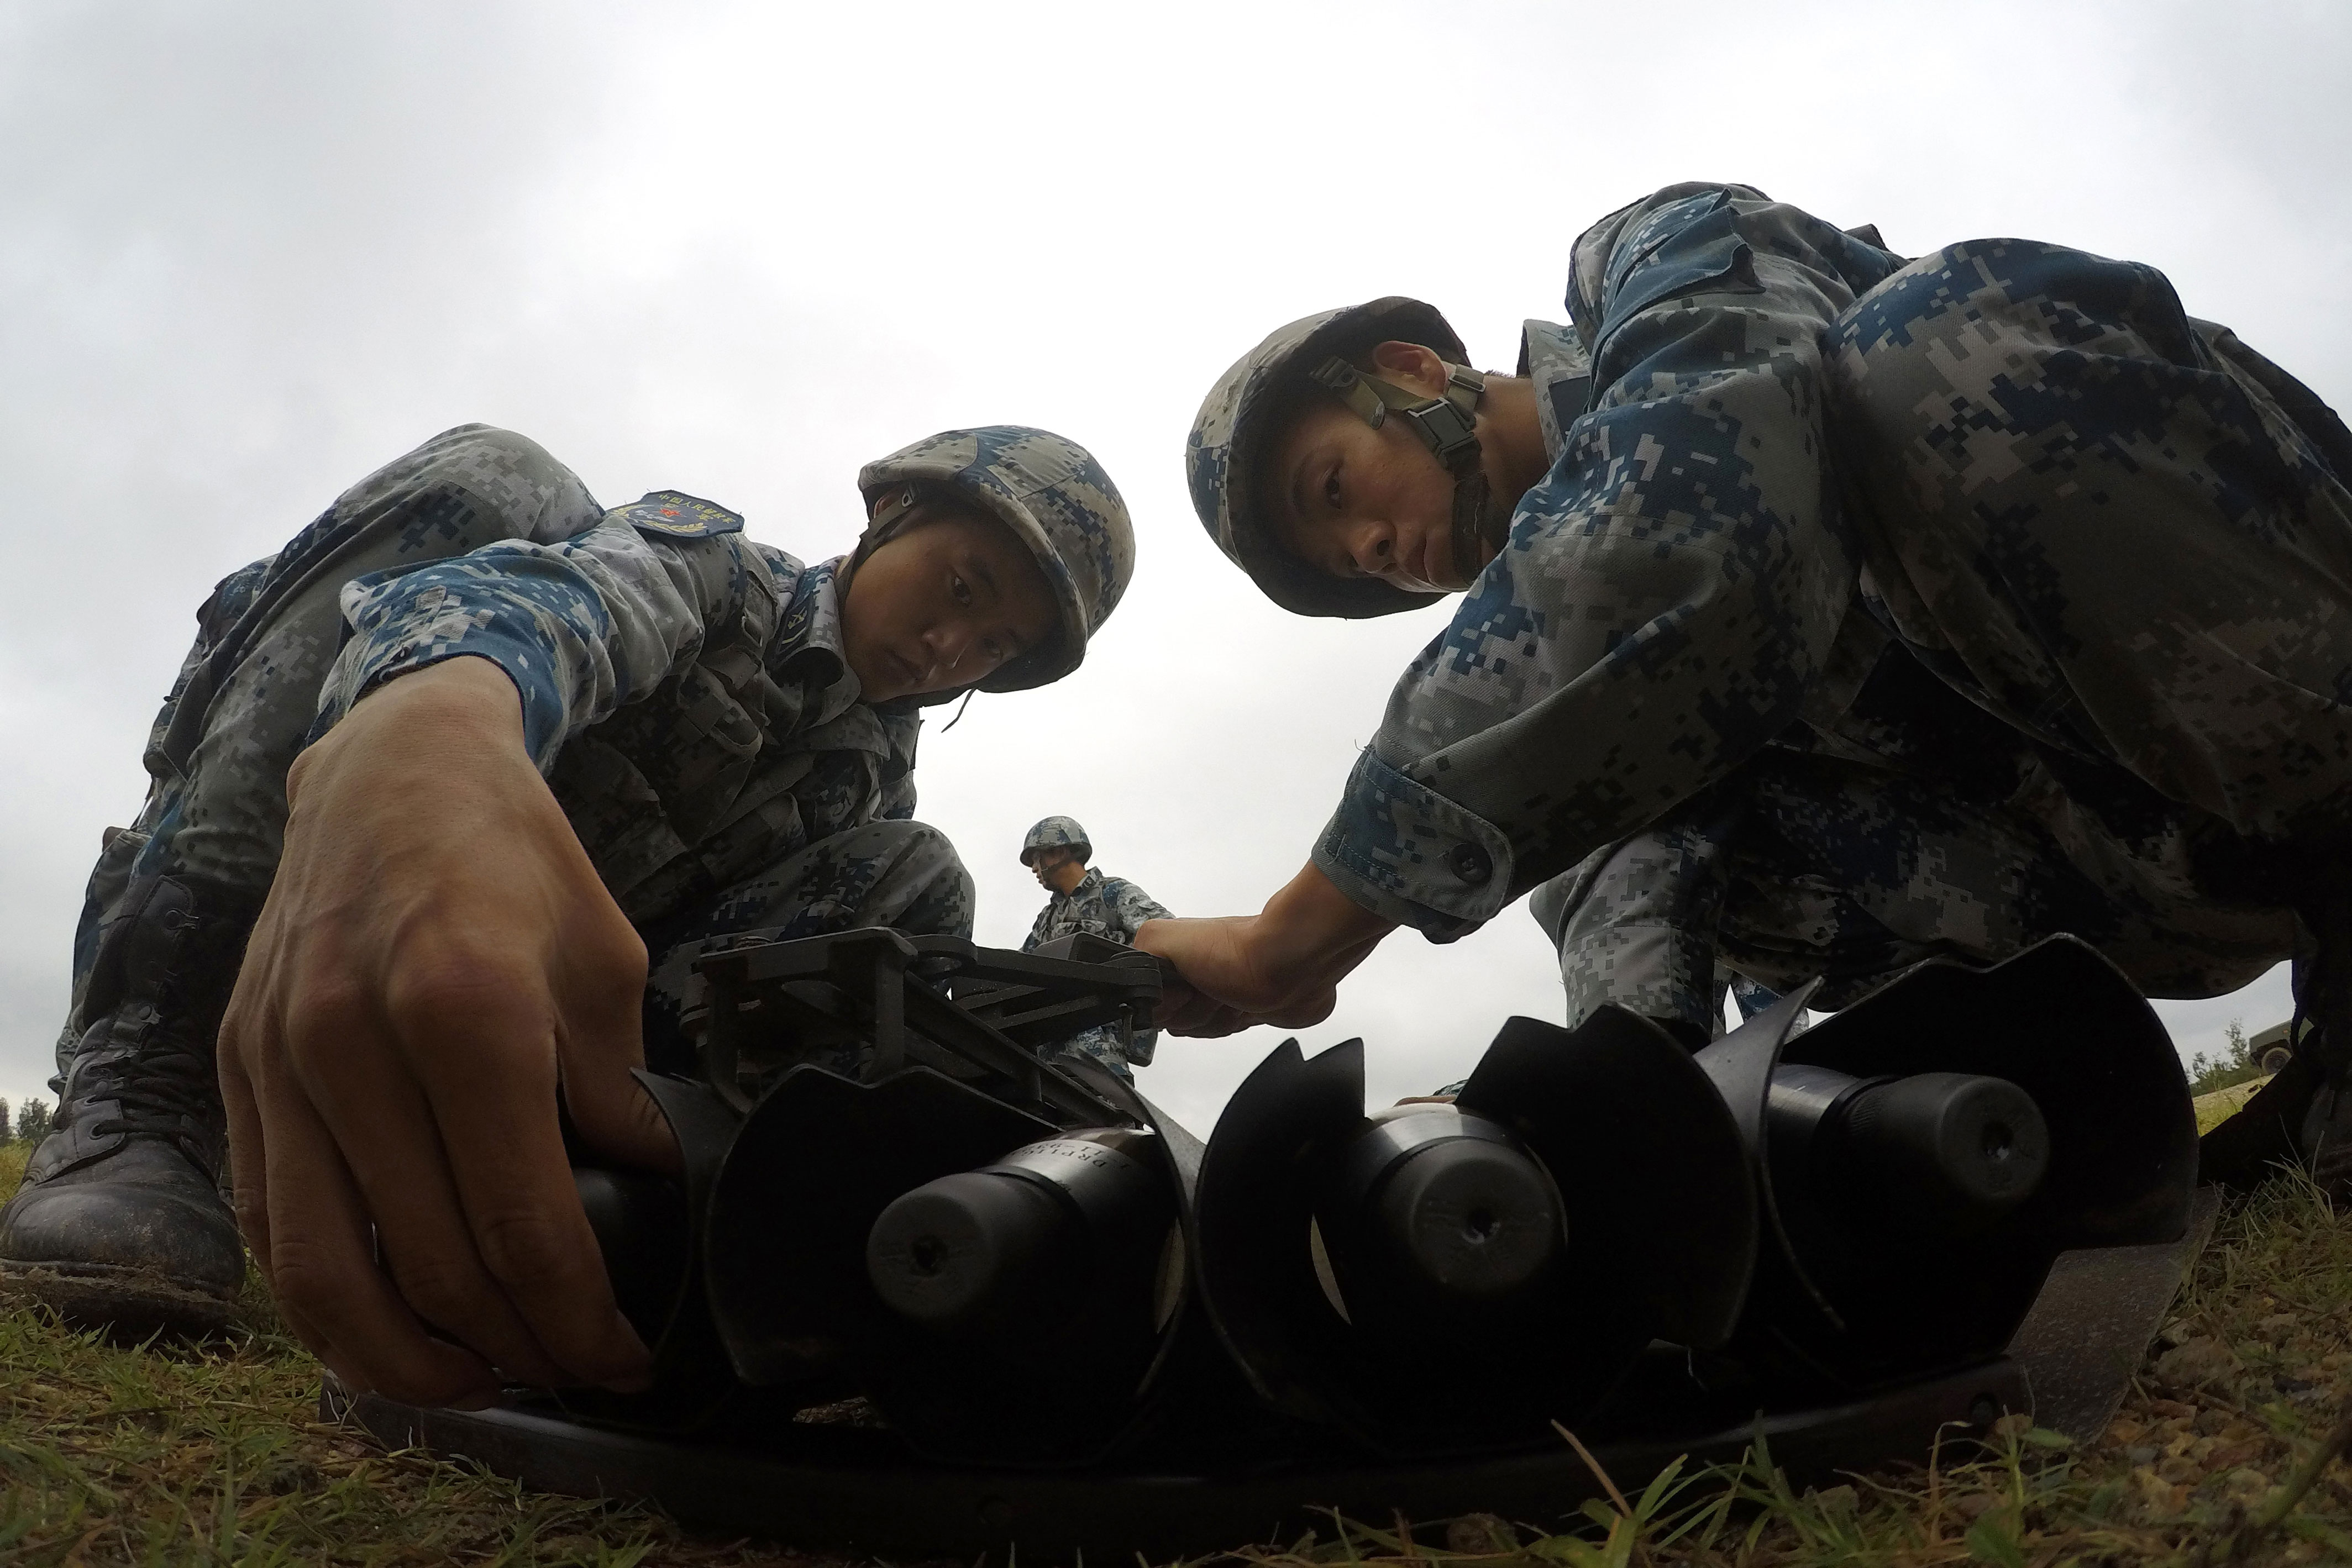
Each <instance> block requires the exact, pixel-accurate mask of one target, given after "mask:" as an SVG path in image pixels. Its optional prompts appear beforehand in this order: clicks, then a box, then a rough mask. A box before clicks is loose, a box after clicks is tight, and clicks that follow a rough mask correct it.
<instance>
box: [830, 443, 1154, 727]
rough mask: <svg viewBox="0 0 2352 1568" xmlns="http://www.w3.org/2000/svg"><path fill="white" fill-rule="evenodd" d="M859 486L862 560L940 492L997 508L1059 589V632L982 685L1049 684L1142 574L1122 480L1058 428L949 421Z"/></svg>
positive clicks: (860, 478) (880, 464)
mask: <svg viewBox="0 0 2352 1568" xmlns="http://www.w3.org/2000/svg"><path fill="white" fill-rule="evenodd" d="M857 487H858V489H860V490H861V491H863V492H865V495H866V505H867V507H869V508H871V509H872V511H873V517H874V520H873V522H872V524H871V525H870V526H869V527H868V528H867V529H866V534H865V537H864V538H861V539H860V540H859V541H858V545H857V554H856V558H855V559H860V560H862V559H865V558H866V554H867V553H868V552H870V551H871V550H872V549H874V547H875V546H877V545H878V544H880V543H882V541H883V540H885V539H887V538H889V537H890V536H891V535H892V534H893V533H895V532H897V531H898V524H899V522H900V521H901V520H903V518H904V517H906V515H907V513H908V508H910V507H912V506H913V505H914V504H915V503H916V502H918V501H920V500H923V499H924V498H926V497H936V496H941V495H944V496H946V497H949V498H951V499H954V500H958V501H961V502H963V503H965V504H967V505H969V506H972V507H977V508H979V509H980V510H981V511H982V512H983V513H985V514H986V515H988V516H989V517H994V518H995V519H996V520H997V521H999V522H1001V523H1003V525H1004V526H1005V527H1006V528H1011V529H1012V530H1013V536H1014V537H1015V538H1018V539H1020V541H1021V542H1022V543H1023V544H1024V545H1026V546H1028V547H1029V553H1030V554H1031V555H1032V556H1033V557H1034V558H1035V559H1036V562H1037V567H1038V570H1041V571H1043V572H1044V573H1045V582H1046V586H1047V587H1048V588H1050V589H1051V590H1052V591H1053V595H1054V603H1055V608H1056V610H1057V611H1058V612H1060V619H1061V625H1060V627H1059V629H1058V634H1057V635H1056V636H1055V638H1054V639H1053V640H1052V641H1051V642H1048V643H1045V644H1043V645H1041V646H1039V647H1036V648H1033V649H1031V650H1030V651H1029V652H1028V653H1024V654H1022V655H1021V657H1019V658H1017V659H1015V660H1013V662H1012V663H1011V664H1006V665H1005V666H1004V667H1003V669H1001V670H999V671H997V672H996V673H995V674H992V675H991V676H989V677H988V678H987V679H986V680H984V681H982V682H980V683H979V686H980V689H981V690H982V691H988V692H1013V691H1021V690H1024V689H1026V688H1027V687H1030V686H1042V685H1045V684H1046V683H1048V682H1050V681H1058V680H1060V679H1061V678H1062V677H1063V676H1064V675H1066V674H1069V673H1070V672H1071V671H1072V670H1075V669H1076V668H1077V667H1078V664H1079V661H1080V660H1082V659H1084V658H1085V657H1086V656H1087V638H1088V637H1090V636H1092V635H1093V634H1094V633H1095V632H1097V631H1098V630H1100V629H1101V626H1102V623H1103V622H1106V621H1108V620H1109V619H1110V612H1112V611H1113V610H1114V609H1116V608H1118V601H1119V596H1120V595H1121V594H1123V593H1125V592H1126V591H1127V583H1128V580H1129V578H1130V577H1132V576H1134V575H1135V529H1134V527H1133V525H1132V524H1130V523H1129V521H1128V517H1127V503H1126V502H1125V501H1122V500H1121V499H1119V495H1118V486H1115V485H1113V484H1112V483H1111V482H1110V476H1109V475H1108V474H1106V473H1104V472H1103V469H1102V465H1101V464H1099V463H1097V462H1096V461H1095V460H1094V456H1093V455H1092V454H1091V453H1089V452H1087V449H1086V448H1085V447H1083V446H1080V445H1079V444H1077V443H1076V442H1075V441H1071V440H1068V439H1066V438H1065V437H1063V436H1059V435H1055V434H1054V433H1053V432H1051V431H1047V430H1032V429H1030V428H1029V427H1028V426H1026V425H1020V424H990V425H983V426H982V427H981V428H979V429H977V430H943V431H941V432H940V434H937V435H929V436H925V437H924V438H923V439H922V440H920V441H918V442H916V443H915V444H913V445H911V446H902V447H900V448H899V449H898V451H896V452H893V453H892V454H890V455H889V456H887V457H882V458H877V459H876V460H875V461H874V462H871V463H868V464H867V465H866V466H865V467H863V468H861V469H859V470H858V473H857ZM894 490H895V491H896V492H897V493H896V494H893V493H892V492H893V491H894ZM877 503H878V505H877ZM949 695H953V694H949Z"/></svg>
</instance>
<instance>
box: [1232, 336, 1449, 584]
mask: <svg viewBox="0 0 2352 1568" xmlns="http://www.w3.org/2000/svg"><path fill="white" fill-rule="evenodd" d="M1373 358H1374V361H1375V367H1376V373H1377V374H1379V375H1380V376H1381V378H1382V379H1383V380H1385V381H1391V382H1395V383H1396V384H1398V385H1399V386H1407V387H1412V388H1414V389H1416V390H1421V391H1424V392H1426V393H1427V395H1429V396H1431V397H1435V396H1437V395H1438V394H1439V393H1440V392H1444V390H1445V367H1444V361H1442V360H1440V359H1439V358H1438V357H1437V356H1436V355H1435V354H1433V353H1432V352H1431V351H1430V350H1427V349H1424V348H1422V347H1421V346H1420V345H1418V344H1415V343H1382V344H1381V346H1380V347H1379V348H1378V349H1376V350H1373ZM1269 457H1270V459H1271V461H1270V462H1269V463H1268V464H1267V465H1266V467H1265V472H1264V476H1263V478H1262V479H1261V481H1260V484H1261V486H1262V488H1261V490H1260V492H1259V497H1258V500H1259V505H1260V506H1261V507H1264V508H1265V517H1267V518H1269V519H1270V520H1271V521H1272V523H1273V525H1274V533H1275V537H1276V539H1277V540H1278V541H1279V542H1280V543H1281V545H1282V547H1283V548H1284V549H1286V550H1288V551H1289V552H1290V553H1291V554H1292V555H1294V556H1297V558H1298V559H1301V560H1303V561H1305V562H1307V564H1308V565H1309V566H1312V567H1314V568H1315V569H1316V570H1318V571H1324V572H1328V573H1329V574H1330V575H1331V576H1333V577H1377V578H1381V579H1382V580H1386V581H1388V582H1390V583H1392V584H1394V585H1395V586H1396V587H1398V588H1401V589H1403V590H1405V591H1408V592H1413V593H1430V592H1444V593H1451V592H1454V591H1457V590H1460V589H1464V588H1467V587H1469V586H1470V580H1471V578H1472V577H1474V576H1475V575H1476V573H1477V570H1478V569H1479V568H1480V567H1482V566H1484V565H1485V564H1486V563H1485V562H1484V561H1456V560H1455V559H1454V476H1452V475H1450V474H1448V473H1447V472H1446V471H1445V469H1444V467H1443V466H1441V465H1439V463H1438V461H1437V459H1436V458H1435V457H1434V456H1433V455H1431V453H1430V450H1429V448H1428V447H1426V446H1424V445H1423V444H1422V443H1421V441H1420V439H1419V438H1418V437H1417V436H1415V435H1414V434H1412V431H1411V430H1410V429H1408V428H1407V427H1406V425H1405V422H1404V421H1403V420H1401V419H1391V420H1389V421H1388V422H1386V423H1384V424H1382V425H1381V428H1380V429H1378V430H1374V429H1373V428H1372V427H1371V426H1370V425H1369V424H1366V423H1364V422H1363V420H1362V419H1361V418H1360V417H1359V416H1358V415H1357V414H1356V413H1353V412H1352V411H1351V410H1349V409H1348V408H1345V407H1343V406H1342V405H1341V404H1339V402H1337V401H1335V400H1333V399H1329V398H1320V397H1318V398H1312V399H1309V400H1307V402H1304V403H1303V404H1302V405H1301V407H1300V408H1299V410H1298V412H1297V413H1295V414H1293V415H1292V416H1291V420H1290V423H1289V426H1288V428H1286V430H1284V431H1283V432H1282V434H1280V435H1279V436H1278V437H1277V438H1276V441H1275V443H1274V444H1273V447H1272V449H1271V451H1270V453H1269Z"/></svg>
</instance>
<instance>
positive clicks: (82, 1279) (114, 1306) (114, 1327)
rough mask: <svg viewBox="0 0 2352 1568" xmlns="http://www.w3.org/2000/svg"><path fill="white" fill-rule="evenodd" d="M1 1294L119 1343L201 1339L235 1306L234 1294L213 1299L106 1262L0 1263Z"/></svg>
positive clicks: (148, 1272) (216, 1328) (147, 1272)
mask: <svg viewBox="0 0 2352 1568" xmlns="http://www.w3.org/2000/svg"><path fill="white" fill-rule="evenodd" d="M0 1290H5V1291H6V1292H7V1293H10V1294H15V1295H22V1296H26V1297H30V1298H31V1299H32V1300H34V1301H39V1302H41V1303H42V1304H43V1305H45V1306H47V1307H49V1308H50V1309H52V1310H53V1311H55V1312H56V1313H57V1314H58V1317H60V1318H62V1319H64V1320H65V1321H66V1322H67V1323H68V1324H69V1325H70V1326H72V1327H74V1328H78V1329H89V1330H94V1331H97V1332H100V1333H107V1334H109V1335H111V1336H113V1337H115V1338H119V1339H144V1338H146V1337H148V1336H149V1335H151V1334H155V1333H163V1334H170V1335H184V1336H186V1337H189V1338H204V1337H206V1336H208V1335H212V1334H216V1333H221V1332H222V1331H223V1330H225V1329H226V1328H227V1327H228V1325H229V1321H230V1319H231V1317H232V1316H233V1315H234V1313H235V1312H236V1295H235V1294H234V1293H231V1294H227V1295H216V1294H215V1293H213V1292H212V1291H205V1290H197V1289H192V1288H191V1287H189V1286H186V1285H184V1284H181V1283H179V1282H178V1281H173V1280H170V1279H166V1278H165V1277H163V1275H160V1274H157V1273H155V1272H154V1271H153V1270H145V1269H129V1268H124V1267H122V1266H121V1265H119V1264H107V1263H87V1264H56V1263H12V1262H6V1261H0Z"/></svg>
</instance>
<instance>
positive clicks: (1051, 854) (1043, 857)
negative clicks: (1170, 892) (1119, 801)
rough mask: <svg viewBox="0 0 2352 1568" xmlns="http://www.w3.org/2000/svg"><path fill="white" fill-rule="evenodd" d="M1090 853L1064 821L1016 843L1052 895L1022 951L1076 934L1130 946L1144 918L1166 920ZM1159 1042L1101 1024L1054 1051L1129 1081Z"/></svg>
mask: <svg viewBox="0 0 2352 1568" xmlns="http://www.w3.org/2000/svg"><path fill="white" fill-rule="evenodd" d="M1094 852H1095V847H1094V845H1093V844H1092V843H1090V842H1088V841H1087V831H1086V830H1085V829H1084V828H1082V827H1080V826H1078V824H1077V821H1076V819H1074V818H1070V817H1048V818H1046V819H1045V821H1042V822H1040V823H1038V824H1037V825H1036V826H1035V827H1034V828H1032V829H1030V830H1029V836H1028V837H1027V838H1025V839H1024V840H1022V841H1021V863H1022V864H1023V865H1025V866H1027V867H1028V868H1029V870H1030V871H1031V872H1032V873H1034V875H1035V876H1036V878H1037V885H1038V886H1040V887H1042V888H1044V889H1045V891H1046V892H1047V893H1048V894H1052V896H1051V897H1049V898H1048V899H1047V900H1046V901H1045V908H1043V909H1041V910H1039V911H1038V912H1037V920H1036V923H1035V924H1034V925H1031V926H1030V927H1029V936H1028V939H1027V940H1026V941H1024V942H1023V943H1022V944H1021V950H1022V951H1023V952H1024V953H1034V952H1035V951H1036V950H1037V949H1038V948H1039V947H1041V946H1044V945H1045V944H1046V943H1048V942H1051V941H1052V940H1054V938H1055V937H1056V936H1070V935H1072V934H1073V933H1076V932H1084V933H1086V934H1087V936H1100V937H1104V938H1106V939H1107V940H1109V941H1112V942H1116V943H1118V945H1119V946H1122V947H1127V946H1133V945H1134V942H1135V933H1136V928H1137V927H1138V926H1140V925H1142V924H1143V923H1144V922H1145V921H1147V920H1165V919H1167V918H1169V915H1168V910H1167V908H1166V907H1165V906H1164V905H1162V904H1160V902H1159V901H1158V900H1156V899H1154V898H1153V897H1152V896H1151V895H1150V894H1148V893H1146V892H1144V891H1143V889H1141V888H1139V887H1138V886H1136V885H1135V883H1131V882H1123V881H1121V880H1120V879H1119V878H1118V877H1115V876H1105V875H1103V873H1101V872H1100V871H1098V870H1097V869H1095V868H1094V867H1091V866H1089V865H1087V861H1089V860H1091V859H1092V858H1093V857H1094ZM1159 1040H1160V1031H1159V1030H1149V1029H1147V1030H1135V1031H1134V1033H1133V1034H1132V1036H1131V1037H1130V1038H1129V1039H1127V1040H1120V1039H1119V1038H1118V1030H1116V1029H1114V1028H1112V1027H1111V1026H1110V1025H1108V1024H1104V1025H1101V1026H1099V1027H1097V1028H1095V1029H1090V1030H1087V1031H1086V1032H1085V1033H1084V1034H1081V1035H1076V1036H1074V1037H1073V1038H1071V1039H1070V1040H1067V1041H1066V1042H1064V1044H1063V1045H1062V1047H1061V1048H1060V1049H1061V1050H1062V1051H1076V1052H1079V1053H1081V1054H1084V1055H1087V1056H1091V1057H1093V1058H1094V1059H1095V1060H1096V1061H1099V1062H1101V1063H1102V1064H1103V1065H1104V1066H1105V1067H1107V1068H1108V1069H1109V1070H1110V1071H1113V1072H1115V1073H1117V1074H1118V1076H1119V1077H1121V1078H1125V1079H1129V1080H1131V1079H1133V1077H1134V1076H1135V1073H1134V1069H1135V1068H1138V1067H1149V1066H1150V1065H1151V1052H1152V1050H1153V1048H1154V1047H1155V1046H1156V1045H1157V1044H1158V1043H1159Z"/></svg>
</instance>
